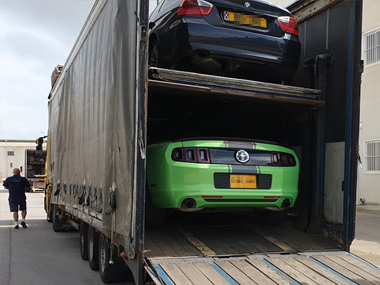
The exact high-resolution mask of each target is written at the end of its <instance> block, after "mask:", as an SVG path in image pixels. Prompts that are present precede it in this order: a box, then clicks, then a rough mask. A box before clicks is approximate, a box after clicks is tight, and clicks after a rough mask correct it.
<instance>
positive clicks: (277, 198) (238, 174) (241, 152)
mask: <svg viewBox="0 0 380 285" xmlns="http://www.w3.org/2000/svg"><path fill="white" fill-rule="evenodd" d="M298 175H299V162H298V158H297V156H296V154H295V153H294V151H293V150H291V149H289V148H286V147H282V146H279V145H276V144H271V143H261V142H254V141H229V140H206V139H186V140H178V141H172V142H165V143H159V144H153V145H150V146H148V152H147V189H148V196H150V198H151V202H152V203H153V204H154V206H155V207H156V208H157V209H174V210H181V211H188V212H191V211H197V210H201V209H205V208H222V207H223V208H228V207H235V208H236V207H244V208H271V209H273V210H275V209H285V208H289V207H293V205H294V202H295V200H296V199H297V194H298Z"/></svg>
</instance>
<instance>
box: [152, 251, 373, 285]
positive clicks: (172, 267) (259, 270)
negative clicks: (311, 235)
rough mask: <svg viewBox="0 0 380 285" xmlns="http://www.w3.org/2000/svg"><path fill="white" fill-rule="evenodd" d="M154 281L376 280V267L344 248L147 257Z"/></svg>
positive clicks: (365, 283)
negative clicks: (254, 253)
mask: <svg viewBox="0 0 380 285" xmlns="http://www.w3.org/2000/svg"><path fill="white" fill-rule="evenodd" d="M145 269H146V271H147V272H148V274H149V275H150V276H151V277H152V280H153V281H154V282H155V284H162V285H164V284H165V285H171V284H181V285H197V284H199V285H211V284H215V285H216V284H217V285H224V284H226V285H227V284H233V285H237V284H244V285H246V284H262V285H271V284H273V285H275V284H278V285H282V284H310V285H317V284H327V285H329V284H339V285H340V284H360V285H373V284H380V269H379V268H377V267H375V266H373V265H371V264H369V263H367V262H365V261H363V260H362V259H360V258H358V257H356V256H355V255H352V254H349V253H347V252H341V251H336V252H321V253H298V254H286V255H280V254H265V255H250V256H245V257H230V258H164V259H149V260H148V263H147V264H146V266H145Z"/></svg>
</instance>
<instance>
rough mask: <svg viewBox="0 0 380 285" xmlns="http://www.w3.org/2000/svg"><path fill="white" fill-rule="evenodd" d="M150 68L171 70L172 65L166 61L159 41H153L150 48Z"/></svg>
mask: <svg viewBox="0 0 380 285" xmlns="http://www.w3.org/2000/svg"><path fill="white" fill-rule="evenodd" d="M149 66H150V67H161V68H169V67H170V64H169V63H168V62H167V61H166V60H165V59H164V57H163V55H162V51H161V49H160V45H159V43H158V40H157V39H156V40H153V42H152V43H151V44H150V48H149Z"/></svg>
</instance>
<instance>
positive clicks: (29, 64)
mask: <svg viewBox="0 0 380 285" xmlns="http://www.w3.org/2000/svg"><path fill="white" fill-rule="evenodd" d="M150 2H151V6H153V5H154V4H155V3H156V0H150ZM94 3H95V0H1V5H0V139H31V140H34V139H36V138H37V137H39V136H41V135H43V134H46V133H47V128H48V113H47V102H48V101H47V96H48V94H49V91H50V89H51V81H50V76H51V73H52V71H53V68H54V67H55V66H57V64H64V63H65V61H66V58H67V56H68V55H69V53H70V51H71V48H72V46H73V45H74V42H75V40H76V39H77V36H78V35H79V32H80V30H81V28H82V26H83V24H84V22H85V21H86V18H87V16H88V14H89V12H90V10H91V8H92V6H93V4H94Z"/></svg>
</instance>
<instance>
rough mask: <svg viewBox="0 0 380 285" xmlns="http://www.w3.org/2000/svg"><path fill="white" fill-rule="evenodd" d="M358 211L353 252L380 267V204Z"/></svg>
mask: <svg viewBox="0 0 380 285" xmlns="http://www.w3.org/2000/svg"><path fill="white" fill-rule="evenodd" d="M368 208H370V209H369V211H367V212H366V211H365V209H364V210H363V212H357V213H356V230H355V240H354V241H353V242H352V245H351V252H352V253H353V254H356V255H358V256H360V257H361V258H363V259H364V260H366V261H368V262H370V263H372V264H373V265H376V266H377V267H379V268H380V206H368Z"/></svg>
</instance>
